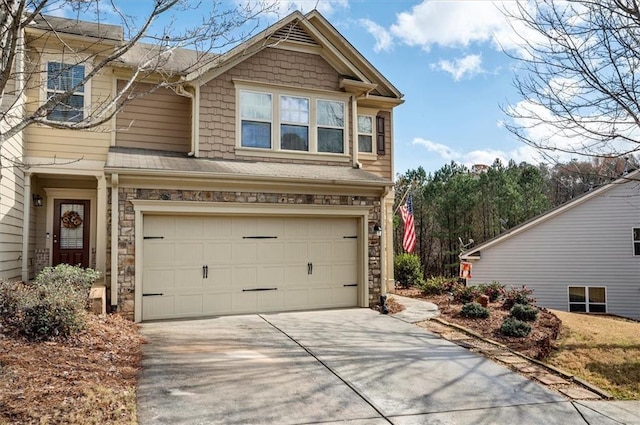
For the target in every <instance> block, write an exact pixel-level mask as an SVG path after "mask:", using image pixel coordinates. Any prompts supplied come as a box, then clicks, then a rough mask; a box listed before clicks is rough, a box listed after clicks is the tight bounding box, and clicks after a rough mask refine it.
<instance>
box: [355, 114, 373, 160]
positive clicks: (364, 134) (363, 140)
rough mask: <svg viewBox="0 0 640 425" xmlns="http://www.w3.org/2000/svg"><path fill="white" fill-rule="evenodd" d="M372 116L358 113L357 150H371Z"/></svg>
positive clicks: (362, 151)
mask: <svg viewBox="0 0 640 425" xmlns="http://www.w3.org/2000/svg"><path fill="white" fill-rule="evenodd" d="M373 134H374V131H373V116H371V115H358V152H361V153H374V152H373Z"/></svg>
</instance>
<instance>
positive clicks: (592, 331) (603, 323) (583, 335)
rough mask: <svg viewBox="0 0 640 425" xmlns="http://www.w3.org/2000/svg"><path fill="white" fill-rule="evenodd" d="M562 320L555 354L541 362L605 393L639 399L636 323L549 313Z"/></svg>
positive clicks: (639, 357) (639, 351)
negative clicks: (582, 380) (573, 375)
mask: <svg viewBox="0 0 640 425" xmlns="http://www.w3.org/2000/svg"><path fill="white" fill-rule="evenodd" d="M552 312H553V313H554V314H555V315H556V316H558V318H560V320H562V330H561V334H560V337H559V338H558V341H557V344H558V350H557V351H554V352H553V353H552V354H551V355H550V356H549V357H548V358H546V359H545V362H547V363H549V364H551V365H553V366H556V367H559V368H560V369H563V370H565V371H567V372H571V373H573V374H575V375H576V376H579V377H581V378H582V379H585V380H586V381H588V382H590V383H592V384H594V385H597V386H599V387H600V388H602V389H604V390H606V391H608V392H609V393H611V395H613V396H614V397H615V398H616V399H640V323H638V322H633V321H629V320H625V319H620V318H615V317H611V316H593V315H586V314H578V313H567V312H563V311H556V310H553V311H552Z"/></svg>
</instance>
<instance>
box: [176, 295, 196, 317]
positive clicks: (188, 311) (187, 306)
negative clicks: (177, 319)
mask: <svg viewBox="0 0 640 425" xmlns="http://www.w3.org/2000/svg"><path fill="white" fill-rule="evenodd" d="M202 298H203V296H202V293H199V294H191V295H176V296H175V298H174V308H175V310H174V311H175V314H176V315H177V316H197V315H201V314H202V313H203V308H202Z"/></svg>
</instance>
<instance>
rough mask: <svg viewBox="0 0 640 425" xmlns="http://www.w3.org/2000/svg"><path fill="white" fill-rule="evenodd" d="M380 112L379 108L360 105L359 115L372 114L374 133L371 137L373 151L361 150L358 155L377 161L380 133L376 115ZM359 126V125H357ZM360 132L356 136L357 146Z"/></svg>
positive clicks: (357, 146)
mask: <svg viewBox="0 0 640 425" xmlns="http://www.w3.org/2000/svg"><path fill="white" fill-rule="evenodd" d="M379 113H380V110H379V109H374V108H363V107H359V108H358V115H366V116H370V117H371V119H372V120H373V121H372V125H371V130H372V131H373V133H372V139H371V152H361V151H358V157H359V158H362V159H365V160H369V161H375V160H377V159H378V149H377V139H376V136H377V134H378V132H377V127H376V126H377V124H376V117H377V116H378V114H379ZM356 128H357V126H356ZM358 135H359V132H358V134H357V135H356V137H355V140H356V145H355V148H359V143H358Z"/></svg>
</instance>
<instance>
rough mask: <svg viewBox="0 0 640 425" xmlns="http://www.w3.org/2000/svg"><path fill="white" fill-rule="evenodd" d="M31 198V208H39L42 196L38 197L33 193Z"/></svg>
mask: <svg viewBox="0 0 640 425" xmlns="http://www.w3.org/2000/svg"><path fill="white" fill-rule="evenodd" d="M31 198H32V199H33V206H34V207H41V206H42V196H40V195H38V194H37V193H34V194H33V195H32V197H31Z"/></svg>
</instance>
